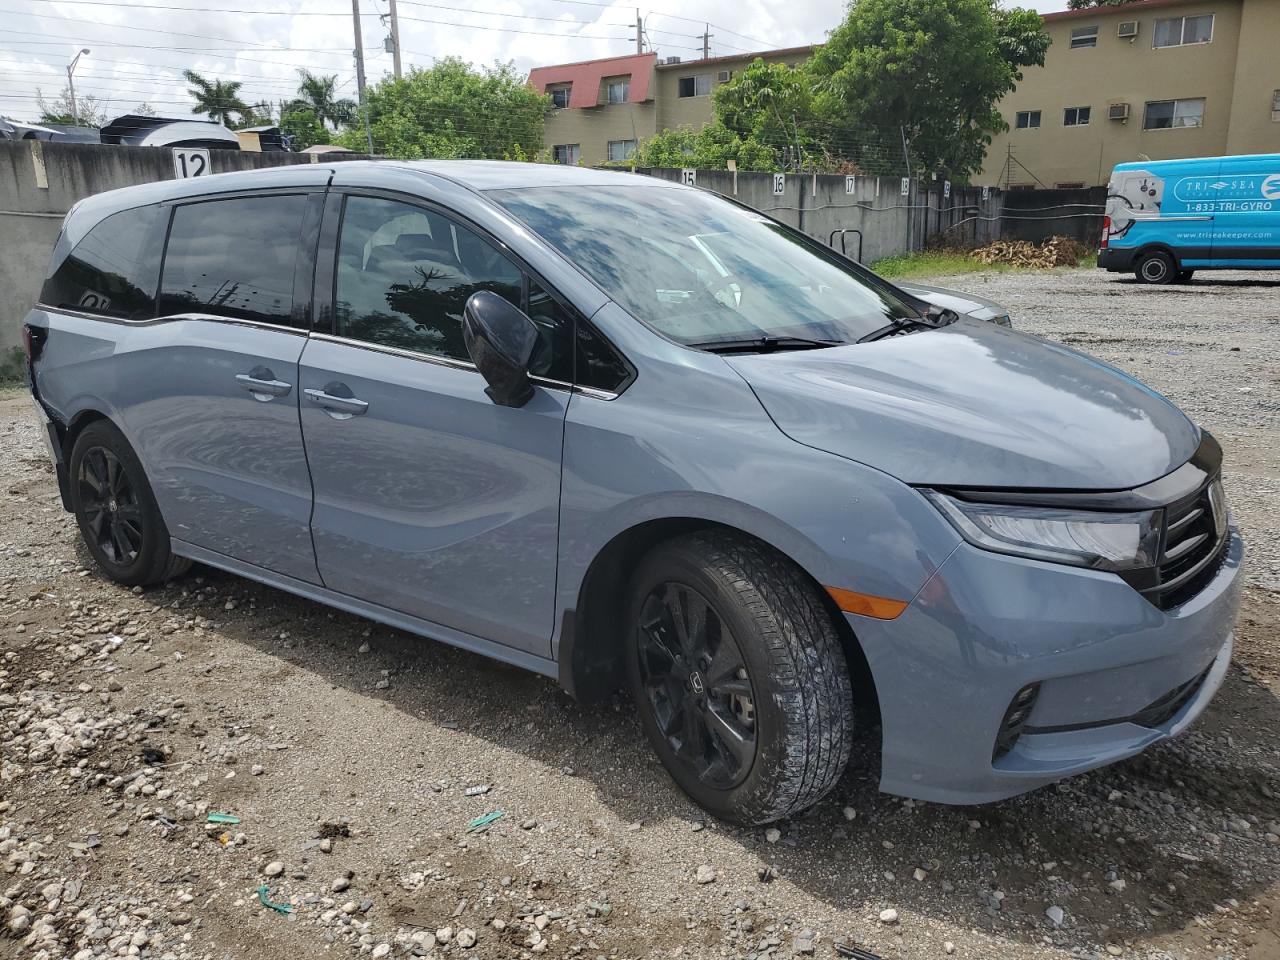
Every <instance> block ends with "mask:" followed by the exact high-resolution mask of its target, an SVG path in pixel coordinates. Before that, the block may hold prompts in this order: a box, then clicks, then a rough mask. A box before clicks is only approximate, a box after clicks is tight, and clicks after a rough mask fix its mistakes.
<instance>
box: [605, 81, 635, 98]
mask: <svg viewBox="0 0 1280 960" xmlns="http://www.w3.org/2000/svg"><path fill="white" fill-rule="evenodd" d="M629 99H631V78H630V77H615V78H614V79H612V80H606V81H605V82H604V100H605V103H626V102H627V101H628V100H629Z"/></svg>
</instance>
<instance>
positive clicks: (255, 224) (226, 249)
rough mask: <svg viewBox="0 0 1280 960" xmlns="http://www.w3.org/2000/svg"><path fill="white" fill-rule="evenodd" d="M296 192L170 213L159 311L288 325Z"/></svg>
mask: <svg viewBox="0 0 1280 960" xmlns="http://www.w3.org/2000/svg"><path fill="white" fill-rule="evenodd" d="M306 204H307V198H306V197H305V196H302V195H293V196H279V197H243V198H239V199H235V200H212V201H208V202H204V203H193V204H188V205H186V206H181V207H178V208H176V209H175V210H174V212H173V226H172V227H171V228H170V230H169V246H168V249H167V251H166V252H165V258H164V275H163V279H162V281H161V290H160V313H161V315H162V316H167V315H169V314H174V313H212V314H216V315H218V316H223V317H235V318H237V319H241V320H258V321H261V322H265V323H278V324H282V325H284V324H288V323H289V322H290V314H291V313H292V311H293V269H294V262H295V261H296V260H297V256H298V243H299V239H300V237H301V233H302V212H303V209H304V208H305V207H306Z"/></svg>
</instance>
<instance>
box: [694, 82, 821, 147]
mask: <svg viewBox="0 0 1280 960" xmlns="http://www.w3.org/2000/svg"><path fill="white" fill-rule="evenodd" d="M711 102H712V105H713V108H714V110H715V116H716V119H717V120H718V121H719V122H720V123H721V124H722V125H723V126H724V127H725V128H726V129H727V130H729V131H732V132H733V133H735V134H737V135H738V137H739V138H741V139H742V140H744V141H745V140H752V141H755V142H757V143H760V144H763V145H765V146H767V147H770V148H772V149H773V150H774V151H775V153H776V154H777V159H778V160H779V162H778V164H777V166H779V167H781V166H799V165H801V164H802V163H803V161H804V159H805V157H806V155H807V154H809V153H810V152H811V150H812V149H813V146H814V142H815V140H814V136H813V133H814V127H815V117H814V112H813V84H812V80H811V78H810V77H809V75H808V74H807V73H805V72H804V71H801V70H797V69H793V68H792V67H789V66H787V65H786V64H785V63H765V62H764V61H763V60H761V59H759V58H757V59H756V60H754V61H753V62H752V63H751V65H750V66H748V67H747V68H746V69H745V70H743V71H741V72H740V73H738V74H737V75H736V76H735V77H734V78H733V79H732V80H730V81H729V82H728V83H726V84H722V85H720V86H718V87H716V89H715V91H714V92H713V93H712V95H711ZM784 158H790V161H791V162H790V163H785V162H783V160H784Z"/></svg>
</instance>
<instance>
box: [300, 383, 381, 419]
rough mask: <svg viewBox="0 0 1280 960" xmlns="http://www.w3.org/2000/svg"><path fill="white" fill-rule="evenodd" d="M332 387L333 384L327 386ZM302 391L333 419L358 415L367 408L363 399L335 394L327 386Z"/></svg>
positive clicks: (367, 405)
mask: <svg viewBox="0 0 1280 960" xmlns="http://www.w3.org/2000/svg"><path fill="white" fill-rule="evenodd" d="M333 387H334V385H333V384H329V388H333ZM302 392H303V393H305V394H306V395H307V399H308V400H310V401H311V402H312V403H316V404H318V405H319V406H320V407H321V408H322V409H324V411H325V412H326V413H328V414H329V416H331V417H333V418H334V419H335V420H348V419H350V418H351V417H359V416H361V415H363V414H364V413H366V412H367V411H368V409H369V404H368V403H366V402H365V401H364V400H357V399H356V398H355V397H339V396H335V395H334V394H332V393H329V392H328V388H326V389H325V390H317V389H315V388H314V387H313V388H310V389H307V390H304V391H302ZM348 392H350V391H348Z"/></svg>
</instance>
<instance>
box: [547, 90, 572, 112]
mask: <svg viewBox="0 0 1280 960" xmlns="http://www.w3.org/2000/svg"><path fill="white" fill-rule="evenodd" d="M572 91H573V85H572V84H569V85H567V86H563V87H552V88H551V89H550V90H548V91H547V92H548V93H549V94H551V105H552V106H553V107H559V108H560V109H561V110H563V109H564V108H565V107H567V106H569V94H570V93H571V92H572Z"/></svg>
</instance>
